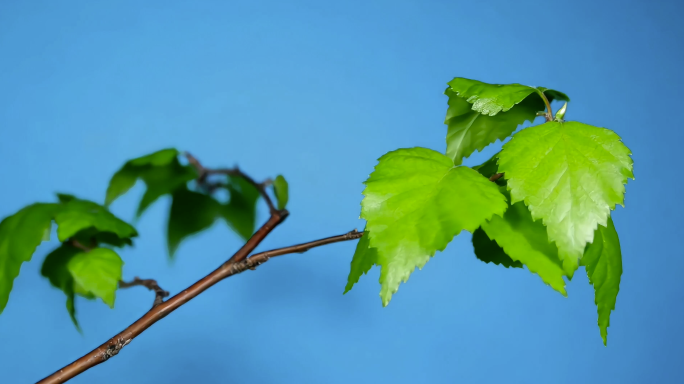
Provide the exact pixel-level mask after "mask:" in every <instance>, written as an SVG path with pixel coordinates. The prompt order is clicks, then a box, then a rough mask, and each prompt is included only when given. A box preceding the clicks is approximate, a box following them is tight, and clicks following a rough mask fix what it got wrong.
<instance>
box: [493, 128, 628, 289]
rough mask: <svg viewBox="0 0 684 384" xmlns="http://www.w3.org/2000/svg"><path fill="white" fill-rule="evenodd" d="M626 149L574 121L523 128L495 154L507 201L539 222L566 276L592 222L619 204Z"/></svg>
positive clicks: (625, 173) (605, 133)
mask: <svg viewBox="0 0 684 384" xmlns="http://www.w3.org/2000/svg"><path fill="white" fill-rule="evenodd" d="M629 155H630V151H629V149H628V148H627V147H626V146H625V145H624V144H622V142H621V141H620V137H619V136H618V135H616V134H615V132H613V131H611V130H608V129H605V128H598V127H592V126H590V125H586V124H582V123H578V122H574V121H573V122H566V123H559V122H549V123H546V124H542V125H539V126H536V127H531V128H527V129H524V130H522V131H520V132H519V133H517V134H516V135H514V136H513V139H512V140H511V141H510V142H508V143H507V144H506V145H504V147H503V150H502V151H501V152H500V153H499V172H504V174H505V178H506V180H507V183H508V188H509V189H510V191H511V198H512V200H511V201H512V202H513V203H515V202H518V201H524V202H525V204H526V205H527V206H528V207H529V209H530V211H531V212H532V217H533V218H534V219H535V220H537V219H542V220H543V222H544V224H545V225H546V226H547V231H548V234H549V240H550V241H553V242H555V243H556V245H557V246H558V250H559V256H560V259H561V260H562V261H563V269H564V270H565V272H566V274H567V275H568V276H569V277H572V274H573V273H574V271H575V270H576V269H577V266H578V261H579V259H580V258H581V257H582V254H583V253H584V248H585V245H586V244H587V243H590V242H591V241H592V240H593V238H594V231H595V230H596V226H597V224H601V225H606V220H607V218H608V216H609V213H610V210H611V209H615V204H622V203H623V198H624V193H625V187H624V184H625V183H627V179H628V178H634V175H633V174H632V159H631V158H630V157H629Z"/></svg>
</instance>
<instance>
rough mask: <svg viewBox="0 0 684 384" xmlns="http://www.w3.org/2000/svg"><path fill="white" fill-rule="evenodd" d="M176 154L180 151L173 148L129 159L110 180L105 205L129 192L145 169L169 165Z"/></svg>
mask: <svg viewBox="0 0 684 384" xmlns="http://www.w3.org/2000/svg"><path fill="white" fill-rule="evenodd" d="M176 156H178V151H177V150H175V149H172V148H171V149H162V150H161V151H157V152H154V153H152V154H149V155H146V156H142V157H138V158H137V159H133V160H130V161H128V162H127V163H126V164H124V166H123V167H122V168H121V169H120V170H119V171H117V172H116V173H115V174H114V176H112V179H111V180H110V181H109V186H108V187H107V196H106V197H105V205H109V204H111V203H112V202H113V201H114V200H116V199H117V198H118V197H119V196H121V195H123V194H125V193H126V192H128V190H129V189H131V188H132V187H133V186H134V185H135V182H136V181H137V180H138V177H140V176H141V174H142V173H143V172H144V171H146V170H149V169H150V168H152V167H161V166H166V165H169V164H171V162H172V161H173V160H174V159H176Z"/></svg>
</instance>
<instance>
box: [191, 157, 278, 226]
mask: <svg viewBox="0 0 684 384" xmlns="http://www.w3.org/2000/svg"><path fill="white" fill-rule="evenodd" d="M183 155H184V156H185V157H186V158H187V159H188V162H189V163H190V165H192V166H193V167H195V169H196V170H197V173H199V176H198V177H197V182H198V183H200V184H203V185H206V186H207V187H208V189H209V190H210V191H211V190H213V189H215V188H216V187H217V186H220V185H221V184H216V183H207V176H209V175H230V176H240V177H242V178H243V179H245V181H247V182H248V183H250V184H252V185H253V186H254V187H255V188H256V189H257V190H258V191H259V194H261V196H262V197H263V198H264V201H266V204H267V205H268V209H269V211H270V213H271V214H274V213H276V212H278V209H277V208H276V206H275V204H273V200H272V199H271V196H269V194H268V193H267V192H266V187H267V186H268V185H269V184H270V179H267V180H266V181H264V182H263V183H257V182H256V181H255V180H254V179H252V178H251V177H250V176H249V175H247V174H246V173H244V172H242V171H241V170H240V169H239V168H238V167H235V168H220V169H211V168H206V167H204V166H203V165H202V163H200V162H199V160H197V158H196V157H194V156H193V155H191V154H190V153H189V152H184V153H183Z"/></svg>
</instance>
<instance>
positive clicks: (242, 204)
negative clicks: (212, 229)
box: [221, 176, 260, 240]
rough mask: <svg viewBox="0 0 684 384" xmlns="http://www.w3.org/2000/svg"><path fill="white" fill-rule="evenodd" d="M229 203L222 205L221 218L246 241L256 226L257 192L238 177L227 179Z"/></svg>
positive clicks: (252, 186)
mask: <svg viewBox="0 0 684 384" xmlns="http://www.w3.org/2000/svg"><path fill="white" fill-rule="evenodd" d="M228 181H229V183H228V186H227V189H228V192H230V201H229V202H228V204H225V205H223V207H222V209H221V216H222V217H223V218H224V219H225V220H226V222H227V223H228V225H229V226H230V227H231V228H233V230H234V231H235V232H237V234H239V235H240V236H241V237H242V238H243V239H245V240H247V239H249V238H250V237H252V234H253V233H254V228H255V226H256V203H257V200H259V196H260V194H259V190H258V189H257V188H256V187H255V186H254V185H252V184H250V183H249V182H248V181H247V180H245V179H244V178H243V177H240V176H229V177H228Z"/></svg>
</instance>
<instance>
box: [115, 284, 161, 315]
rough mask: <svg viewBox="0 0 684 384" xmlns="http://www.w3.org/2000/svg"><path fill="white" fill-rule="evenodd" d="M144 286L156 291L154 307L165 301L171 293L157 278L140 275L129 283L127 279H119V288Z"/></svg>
mask: <svg viewBox="0 0 684 384" xmlns="http://www.w3.org/2000/svg"><path fill="white" fill-rule="evenodd" d="M138 285H140V286H143V287H145V288H147V289H149V290H150V291H154V302H153V303H152V308H154V307H156V306H158V305H159V304H161V303H163V302H164V298H165V297H167V296H168V295H169V292H168V291H165V290H163V289H162V288H161V287H160V286H159V284H157V280H152V279H139V278H138V277H135V278H133V281H131V282H129V283H127V282H125V281H119V288H130V287H135V286H138Z"/></svg>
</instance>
